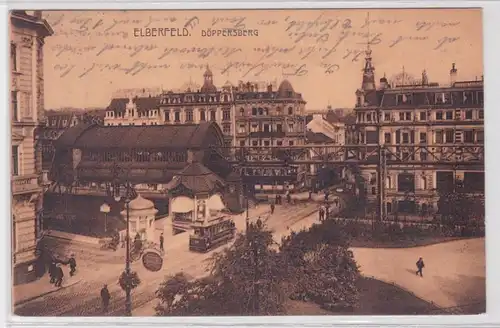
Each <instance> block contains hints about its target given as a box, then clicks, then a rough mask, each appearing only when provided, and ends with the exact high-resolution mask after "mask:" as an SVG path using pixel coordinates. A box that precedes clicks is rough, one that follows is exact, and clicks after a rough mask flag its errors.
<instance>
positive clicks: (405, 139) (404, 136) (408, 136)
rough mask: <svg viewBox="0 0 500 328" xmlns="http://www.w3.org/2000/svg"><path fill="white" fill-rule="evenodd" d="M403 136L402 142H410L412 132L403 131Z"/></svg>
mask: <svg viewBox="0 0 500 328" xmlns="http://www.w3.org/2000/svg"><path fill="white" fill-rule="evenodd" d="M402 137H403V140H402V143H404V144H407V143H410V134H409V133H408V132H403V133H402Z"/></svg>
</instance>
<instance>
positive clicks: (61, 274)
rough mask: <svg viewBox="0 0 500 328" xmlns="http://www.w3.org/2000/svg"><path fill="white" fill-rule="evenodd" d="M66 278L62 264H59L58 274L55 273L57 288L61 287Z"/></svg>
mask: <svg viewBox="0 0 500 328" xmlns="http://www.w3.org/2000/svg"><path fill="white" fill-rule="evenodd" d="M63 278H64V272H63V270H62V268H61V264H58V265H57V267H56V272H55V281H56V283H55V286H56V287H61V284H62V281H63Z"/></svg>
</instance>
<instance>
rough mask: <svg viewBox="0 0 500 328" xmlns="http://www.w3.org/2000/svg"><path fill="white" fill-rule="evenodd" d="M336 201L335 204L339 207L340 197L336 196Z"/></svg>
mask: <svg viewBox="0 0 500 328" xmlns="http://www.w3.org/2000/svg"><path fill="white" fill-rule="evenodd" d="M334 202H335V206H336V207H339V199H338V198H335V200H334Z"/></svg>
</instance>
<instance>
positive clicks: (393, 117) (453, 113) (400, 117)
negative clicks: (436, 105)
mask: <svg viewBox="0 0 500 328" xmlns="http://www.w3.org/2000/svg"><path fill="white" fill-rule="evenodd" d="M376 115H377V114H376V113H373V112H372V113H370V112H368V113H358V114H357V121H358V123H363V122H368V123H369V122H377V117H376ZM433 119H434V120H435V121H444V120H457V121H462V120H484V110H483V109H479V110H475V109H466V110H461V109H455V110H446V111H445V110H438V111H436V112H434V115H432V113H431V112H428V111H420V112H416V113H415V112H413V111H400V112H398V113H384V115H383V121H384V122H395V121H398V122H405V121H406V122H410V121H428V120H433Z"/></svg>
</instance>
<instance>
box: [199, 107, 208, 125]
mask: <svg viewBox="0 0 500 328" xmlns="http://www.w3.org/2000/svg"><path fill="white" fill-rule="evenodd" d="M206 120H207V117H206V115H205V110H203V109H202V110H200V121H202V122H203V121H206Z"/></svg>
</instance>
